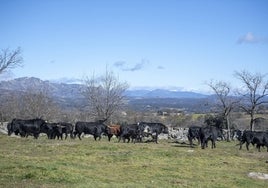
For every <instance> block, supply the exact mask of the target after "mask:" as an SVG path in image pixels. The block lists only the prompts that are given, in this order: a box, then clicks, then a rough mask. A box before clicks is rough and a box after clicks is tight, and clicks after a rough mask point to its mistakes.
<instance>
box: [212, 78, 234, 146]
mask: <svg viewBox="0 0 268 188" xmlns="http://www.w3.org/2000/svg"><path fill="white" fill-rule="evenodd" d="M208 86H209V87H210V88H211V89H212V90H213V91H214V93H215V94H216V96H217V98H218V100H219V106H218V108H219V110H220V113H221V115H222V116H223V118H224V119H225V120H226V124H227V129H228V133H229V134H228V138H227V140H228V141H229V140H230V113H231V111H232V110H233V108H234V105H235V104H237V103H238V100H234V98H232V97H230V92H231V86H230V84H228V83H226V82H223V81H212V80H211V81H210V82H209V83H208Z"/></svg>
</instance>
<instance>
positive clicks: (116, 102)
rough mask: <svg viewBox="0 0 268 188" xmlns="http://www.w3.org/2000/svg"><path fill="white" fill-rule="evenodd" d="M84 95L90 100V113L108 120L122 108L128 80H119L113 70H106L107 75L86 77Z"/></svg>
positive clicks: (100, 118)
mask: <svg viewBox="0 0 268 188" xmlns="http://www.w3.org/2000/svg"><path fill="white" fill-rule="evenodd" d="M85 85H86V90H85V91H84V93H83V94H84V96H85V97H86V98H87V100H88V104H89V113H90V115H91V116H93V117H94V118H95V119H98V120H104V121H106V120H108V119H110V118H111V117H112V115H114V114H115V113H117V112H118V111H119V110H121V109H122V107H123V105H124V102H125V97H124V92H125V91H126V89H127V88H128V84H127V83H126V82H119V80H118V79H117V77H115V75H114V73H113V72H112V71H108V70H106V73H105V75H103V76H100V77H98V78H95V77H94V75H93V76H92V77H91V78H86V79H85Z"/></svg>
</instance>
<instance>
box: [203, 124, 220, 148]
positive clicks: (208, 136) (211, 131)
mask: <svg viewBox="0 0 268 188" xmlns="http://www.w3.org/2000/svg"><path fill="white" fill-rule="evenodd" d="M219 136H221V130H220V129H218V128H217V127H214V126H207V127H201V128H200V131H199V138H200V142H201V148H202V149H205V146H207V143H208V141H209V140H211V148H212V149H213V148H216V140H217V138H218V137H219Z"/></svg>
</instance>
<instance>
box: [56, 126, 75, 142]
mask: <svg viewBox="0 0 268 188" xmlns="http://www.w3.org/2000/svg"><path fill="white" fill-rule="evenodd" d="M58 124H59V125H60V126H61V128H62V134H63V133H64V134H65V140H66V139H67V137H68V134H70V137H71V138H73V125H72V124H71V123H66V122H59V123H58Z"/></svg>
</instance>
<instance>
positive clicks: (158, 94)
mask: <svg viewBox="0 0 268 188" xmlns="http://www.w3.org/2000/svg"><path fill="white" fill-rule="evenodd" d="M126 95H127V96H129V97H141V98H178V99H179V98H195V99H196V98H206V97H208V95H204V94H201V93H195V92H190V91H170V90H166V89H155V90H127V91H126Z"/></svg>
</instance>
